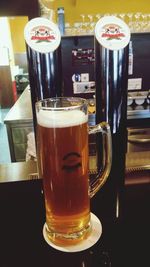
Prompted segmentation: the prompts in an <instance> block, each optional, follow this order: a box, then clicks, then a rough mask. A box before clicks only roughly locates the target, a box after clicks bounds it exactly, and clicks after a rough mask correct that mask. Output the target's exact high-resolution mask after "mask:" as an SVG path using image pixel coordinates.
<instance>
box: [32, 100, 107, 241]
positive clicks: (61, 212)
mask: <svg viewBox="0 0 150 267" xmlns="http://www.w3.org/2000/svg"><path fill="white" fill-rule="evenodd" d="M36 116H37V149H38V150H37V152H38V153H37V154H38V167H39V173H40V175H41V177H42V178H43V186H44V198H45V208H46V223H45V224H44V230H43V231H44V236H45V235H46V239H47V238H48V239H49V240H50V241H52V242H53V243H55V244H60V245H72V244H76V243H78V242H79V241H81V240H83V239H86V238H87V237H88V236H89V234H90V233H91V230H92V223H91V218H92V216H90V214H91V213H90V198H91V197H93V196H94V195H95V194H96V193H97V191H98V190H99V189H100V188H101V187H102V186H103V184H104V183H105V182H106V180H107V178H108V175H109V173H110V167H111V139H110V137H111V134H110V127H109V125H108V124H107V123H105V122H102V123H99V124H98V125H95V126H93V127H92V128H90V129H89V127H88V104H87V101H86V99H82V98H76V97H68V98H67V97H56V98H49V99H43V100H40V101H38V102H37V103H36ZM97 132H101V133H102V139H103V141H104V145H103V146H102V147H103V148H105V149H104V151H102V153H103V155H104V160H103V162H104V165H103V166H102V168H101V170H100V172H99V173H98V175H97V176H96V179H93V180H92V181H89V178H88V169H89V167H88V166H89V163H88V162H89V159H88V134H90V133H92V134H95V133H97Z"/></svg>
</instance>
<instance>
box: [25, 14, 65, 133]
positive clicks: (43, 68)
mask: <svg viewBox="0 0 150 267" xmlns="http://www.w3.org/2000/svg"><path fill="white" fill-rule="evenodd" d="M24 36H25V41H26V50H27V60H28V71H29V80H30V89H31V101H32V111H33V123H34V128H36V115H35V102H36V101H38V100H41V99H44V98H48V97H55V96H61V89H62V64H61V34H60V31H59V29H58V27H57V25H56V24H54V23H53V22H52V21H50V20H49V19H46V18H43V17H39V18H34V19H32V20H30V21H29V22H28V23H27V24H26V26H25V29H24ZM35 132H36V131H35Z"/></svg>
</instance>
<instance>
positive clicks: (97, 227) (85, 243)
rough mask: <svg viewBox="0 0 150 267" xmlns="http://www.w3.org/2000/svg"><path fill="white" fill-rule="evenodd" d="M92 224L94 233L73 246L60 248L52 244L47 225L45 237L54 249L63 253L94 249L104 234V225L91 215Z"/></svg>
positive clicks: (44, 231)
mask: <svg viewBox="0 0 150 267" xmlns="http://www.w3.org/2000/svg"><path fill="white" fill-rule="evenodd" d="M91 224H92V231H91V233H90V234H89V235H88V237H87V238H86V239H85V240H82V241H81V242H80V243H78V244H75V245H72V246H68V245H67V246H63V247H61V246H58V245H55V244H54V243H53V242H51V241H50V240H49V239H48V237H47V234H46V224H44V226H43V236H44V239H45V241H46V242H47V243H48V244H49V245H50V246H51V247H53V248H55V249H57V250H60V251H63V252H78V251H83V250H86V249H88V248H90V247H92V246H93V245H94V244H95V243H96V242H97V241H98V240H99V238H100V237H101V234H102V225H101V222H100V220H99V219H98V218H97V217H96V216H95V214H93V213H91Z"/></svg>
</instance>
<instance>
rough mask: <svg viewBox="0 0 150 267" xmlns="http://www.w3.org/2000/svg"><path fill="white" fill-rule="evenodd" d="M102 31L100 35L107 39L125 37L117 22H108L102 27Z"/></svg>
mask: <svg viewBox="0 0 150 267" xmlns="http://www.w3.org/2000/svg"><path fill="white" fill-rule="evenodd" d="M103 31H104V33H102V35H101V37H102V38H106V39H107V40H113V39H115V40H121V39H122V38H124V37H125V34H124V32H123V31H122V28H121V27H120V26H119V25H117V24H108V25H105V26H104V28H103Z"/></svg>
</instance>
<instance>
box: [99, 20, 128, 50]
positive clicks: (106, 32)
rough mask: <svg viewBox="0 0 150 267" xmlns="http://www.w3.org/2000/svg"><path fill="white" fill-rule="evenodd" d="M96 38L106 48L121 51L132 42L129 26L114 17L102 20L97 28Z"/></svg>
mask: <svg viewBox="0 0 150 267" xmlns="http://www.w3.org/2000/svg"><path fill="white" fill-rule="evenodd" d="M95 37H96V39H97V41H98V42H99V43H100V44H101V45H102V46H103V47H105V48H107V49H110V50H119V49H122V48H124V47H126V46H127V45H128V44H129V41H130V30H129V27H128V26H127V24H126V23H125V22H124V21H122V20H121V19H119V18H117V17H114V16H105V17H103V18H101V19H100V20H99V21H98V22H97V24H96V26H95Z"/></svg>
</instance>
